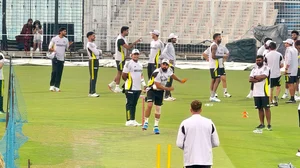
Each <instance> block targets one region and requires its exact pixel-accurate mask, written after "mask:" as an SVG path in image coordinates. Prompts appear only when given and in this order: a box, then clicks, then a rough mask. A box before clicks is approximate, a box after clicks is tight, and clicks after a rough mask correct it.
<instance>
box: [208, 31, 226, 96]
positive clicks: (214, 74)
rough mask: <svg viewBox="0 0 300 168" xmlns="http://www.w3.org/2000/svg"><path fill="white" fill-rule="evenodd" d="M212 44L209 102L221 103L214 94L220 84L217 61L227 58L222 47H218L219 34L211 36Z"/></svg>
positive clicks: (220, 38)
mask: <svg viewBox="0 0 300 168" xmlns="http://www.w3.org/2000/svg"><path fill="white" fill-rule="evenodd" d="M213 40H214V42H213V43H212V44H211V45H210V47H209V68H210V75H211V78H212V79H211V84H210V90H211V94H210V98H209V100H210V101H212V102H221V100H220V99H218V98H217V97H216V92H217V89H218V86H219V84H220V77H221V72H220V62H219V60H220V59H221V58H224V59H226V58H227V56H226V55H225V54H224V51H221V50H223V49H222V47H219V45H220V44H221V42H222V37H221V34H220V33H215V34H214V35H213Z"/></svg>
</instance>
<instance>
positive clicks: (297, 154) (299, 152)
mask: <svg viewBox="0 0 300 168" xmlns="http://www.w3.org/2000/svg"><path fill="white" fill-rule="evenodd" d="M296 156H298V157H300V149H298V152H297V153H296Z"/></svg>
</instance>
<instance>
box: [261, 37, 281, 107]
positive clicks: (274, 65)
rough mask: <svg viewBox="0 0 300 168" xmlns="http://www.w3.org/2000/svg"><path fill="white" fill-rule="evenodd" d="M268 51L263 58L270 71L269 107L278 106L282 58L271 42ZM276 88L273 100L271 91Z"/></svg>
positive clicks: (274, 44)
mask: <svg viewBox="0 0 300 168" xmlns="http://www.w3.org/2000/svg"><path fill="white" fill-rule="evenodd" d="M269 49H270V51H269V52H268V53H267V54H266V56H265V62H266V64H267V66H268V67H269V68H270V70H271V74H270V78H271V79H270V80H271V93H270V103H271V106H278V96H279V93H280V86H281V85H280V78H281V72H280V68H282V67H283V56H282V55H281V53H279V52H277V51H276V43H275V42H271V43H270V44H269ZM275 87H276V94H275V96H274V99H273V91H274V88H275Z"/></svg>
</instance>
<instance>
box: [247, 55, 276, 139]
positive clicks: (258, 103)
mask: <svg viewBox="0 0 300 168" xmlns="http://www.w3.org/2000/svg"><path fill="white" fill-rule="evenodd" d="M263 60H264V57H263V56H262V55H258V56H257V57H256V65H257V66H254V68H253V69H252V71H251V73H250V78H249V82H252V83H253V97H254V104H255V108H256V109H258V114H259V120H260V124H259V125H258V126H257V127H256V129H255V130H254V131H253V132H254V133H261V130H262V129H263V128H265V124H264V123H265V122H264V119H265V116H266V118H267V123H268V125H267V130H269V131H271V130H272V126H271V110H270V103H269V96H270V94H269V90H270V85H269V78H270V68H269V67H268V66H266V65H264V62H263Z"/></svg>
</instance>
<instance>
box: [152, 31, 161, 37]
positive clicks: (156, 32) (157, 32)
mask: <svg viewBox="0 0 300 168" xmlns="http://www.w3.org/2000/svg"><path fill="white" fill-rule="evenodd" d="M150 34H155V35H157V36H159V34H160V32H159V31H158V30H153V31H152V32H150Z"/></svg>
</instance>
